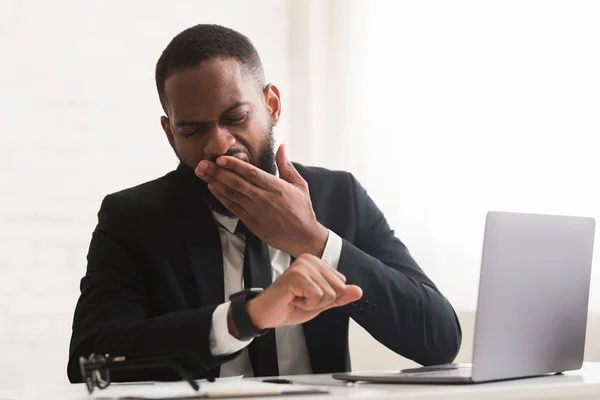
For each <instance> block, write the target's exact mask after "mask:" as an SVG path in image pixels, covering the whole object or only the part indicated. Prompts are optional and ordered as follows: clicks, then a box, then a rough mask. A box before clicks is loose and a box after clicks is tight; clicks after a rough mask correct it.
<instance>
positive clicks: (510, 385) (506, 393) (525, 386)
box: [0, 363, 600, 400]
mask: <svg viewBox="0 0 600 400" xmlns="http://www.w3.org/2000/svg"><path fill="white" fill-rule="evenodd" d="M287 378H288V379H290V380H292V381H298V382H301V383H309V384H314V385H318V387H319V388H322V389H327V390H329V391H330V392H331V393H330V394H329V395H318V396H317V395H310V396H285V397H279V399H285V400H311V399H312V400H338V399H346V398H353V399H354V398H361V399H372V400H390V399H420V400H426V399H586V400H588V399H589V400H591V399H594V400H598V399H600V363H585V364H584V366H583V368H582V369H581V370H580V371H573V372H567V373H565V374H564V375H554V376H546V377H540V378H529V379H520V380H513V381H504V382H494V383H485V384H474V385H473V384H470V385H407V384H404V385H395V384H390V385H379V384H368V383H358V384H356V385H354V386H345V385H344V384H343V383H341V382H339V381H336V380H333V379H332V378H331V377H330V376H329V375H303V376H293V377H287ZM172 384H173V383H171V385H172ZM181 384H182V385H187V384H186V383H183V382H182V383H181ZM160 385H163V384H161V383H156V384H154V385H147V386H145V387H146V388H147V390H148V391H149V392H150V391H152V388H156V387H157V386H160ZM124 388H126V386H118V385H115V386H111V387H109V388H108V389H105V390H96V391H95V392H94V395H95V396H89V395H88V394H87V391H86V389H85V387H84V386H83V385H81V384H78V385H70V384H68V383H65V384H62V385H59V386H57V387H54V388H46V389H43V390H29V391H1V390H0V399H2V400H4V399H27V400H29V399H40V400H41V399H50V400H55V399H56V400H58V399H60V400H71V399H77V400H79V399H81V400H86V399H91V398H104V399H109V398H113V396H119V395H121V394H124V392H123V390H124ZM144 390H146V389H144ZM115 398H116V397H115ZM277 398H278V397H268V398H265V399H277Z"/></svg>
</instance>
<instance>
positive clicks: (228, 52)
mask: <svg viewBox="0 0 600 400" xmlns="http://www.w3.org/2000/svg"><path fill="white" fill-rule="evenodd" d="M220 57H223V58H234V59H236V60H237V61H238V62H239V63H240V64H241V65H242V67H244V68H245V69H246V72H248V73H250V74H252V77H253V78H254V79H255V80H256V83H257V85H260V86H261V87H262V86H264V84H265V76H264V72H263V67H262V63H261V61H260V57H259V56H258V52H257V51H256V49H255V48H254V46H253V45H252V42H251V41H250V39H248V38H247V37H246V36H244V35H242V34H241V33H239V32H236V31H234V30H233V29H230V28H226V27H224V26H220V25H212V24H199V25H196V26H192V27H191V28H188V29H186V30H184V31H183V32H181V33H179V34H178V35H177V36H175V37H174V38H173V40H171V42H170V43H169V45H168V46H167V47H166V48H165V50H164V51H163V52H162V54H161V56H160V58H159V59H158V62H157V63H156V88H157V89H158V97H159V98H160V103H161V104H162V107H163V109H164V110H165V112H167V111H166V102H165V81H166V80H167V79H168V78H169V77H170V76H171V75H173V74H174V73H176V72H178V71H181V70H183V69H186V68H191V67H195V66H197V65H198V64H200V63H201V62H202V61H206V60H210V59H213V58H220Z"/></svg>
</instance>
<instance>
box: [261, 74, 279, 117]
mask: <svg viewBox="0 0 600 400" xmlns="http://www.w3.org/2000/svg"><path fill="white" fill-rule="evenodd" d="M263 95H264V96H265V104H266V105H267V111H268V112H269V115H270V116H271V120H272V121H273V125H277V123H278V122H279V115H280V114H281V98H280V97H279V89H278V88H277V86H275V85H273V84H272V83H269V84H267V86H265V88H264V89H263Z"/></svg>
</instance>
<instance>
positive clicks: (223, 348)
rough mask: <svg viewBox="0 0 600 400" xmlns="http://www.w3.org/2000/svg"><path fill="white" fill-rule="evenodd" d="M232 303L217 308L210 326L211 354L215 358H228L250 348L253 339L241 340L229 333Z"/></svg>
mask: <svg viewBox="0 0 600 400" xmlns="http://www.w3.org/2000/svg"><path fill="white" fill-rule="evenodd" d="M229 305H230V302H229V301H228V302H226V303H223V304H220V305H218V306H217V308H216V309H215V311H214V312H213V315H212V324H211V326H210V352H211V354H212V355H213V356H214V357H217V356H226V355H229V354H233V353H235V352H236V351H239V350H241V349H243V348H244V347H246V346H248V345H249V344H250V342H251V341H252V339H249V340H239V339H237V338H235V337H234V336H233V335H232V334H231V333H229V327H228V326H227V313H228V312H229Z"/></svg>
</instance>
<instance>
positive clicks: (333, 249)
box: [321, 230, 343, 269]
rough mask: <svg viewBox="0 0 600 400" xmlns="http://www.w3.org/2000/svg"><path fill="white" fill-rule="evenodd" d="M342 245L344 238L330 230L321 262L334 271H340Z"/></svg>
mask: <svg viewBox="0 0 600 400" xmlns="http://www.w3.org/2000/svg"><path fill="white" fill-rule="evenodd" d="M342 244H343V242H342V238H341V237H339V236H338V235H336V234H335V232H333V231H332V230H329V236H328V237H327V244H326V245H325V250H323V255H322V256H321V261H323V262H324V263H325V264H327V265H329V266H330V267H331V268H333V269H338V264H339V263H340V255H341V254H342Z"/></svg>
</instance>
